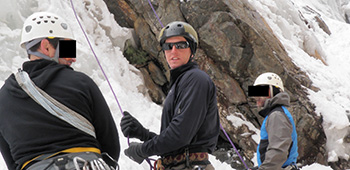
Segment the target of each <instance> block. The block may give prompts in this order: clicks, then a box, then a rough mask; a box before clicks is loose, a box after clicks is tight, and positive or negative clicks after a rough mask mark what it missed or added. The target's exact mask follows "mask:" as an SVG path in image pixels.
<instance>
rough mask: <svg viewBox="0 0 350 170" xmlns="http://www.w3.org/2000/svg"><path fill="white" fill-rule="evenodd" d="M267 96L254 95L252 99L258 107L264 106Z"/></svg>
mask: <svg viewBox="0 0 350 170" xmlns="http://www.w3.org/2000/svg"><path fill="white" fill-rule="evenodd" d="M268 98H269V97H254V100H255V102H256V106H258V107H264V104H265V101H266V100H267V99H268Z"/></svg>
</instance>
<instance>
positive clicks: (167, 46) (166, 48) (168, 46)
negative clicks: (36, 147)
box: [162, 43, 173, 50]
mask: <svg viewBox="0 0 350 170" xmlns="http://www.w3.org/2000/svg"><path fill="white" fill-rule="evenodd" d="M172 48H173V44H172V43H164V44H163V45H162V49H163V50H171V49H172Z"/></svg>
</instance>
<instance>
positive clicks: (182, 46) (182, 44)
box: [174, 42, 189, 49]
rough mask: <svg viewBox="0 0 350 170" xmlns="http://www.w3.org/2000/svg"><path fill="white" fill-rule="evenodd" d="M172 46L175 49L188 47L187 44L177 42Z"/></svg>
mask: <svg viewBox="0 0 350 170" xmlns="http://www.w3.org/2000/svg"><path fill="white" fill-rule="evenodd" d="M174 45H175V47H176V48H177V49H185V48H188V47H189V44H188V42H177V43H175V44H174Z"/></svg>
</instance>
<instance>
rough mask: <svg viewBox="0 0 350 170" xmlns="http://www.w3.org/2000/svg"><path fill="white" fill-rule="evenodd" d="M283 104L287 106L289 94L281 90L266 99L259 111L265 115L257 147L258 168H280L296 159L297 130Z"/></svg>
mask: <svg viewBox="0 0 350 170" xmlns="http://www.w3.org/2000/svg"><path fill="white" fill-rule="evenodd" d="M285 106H289V95H288V94H287V93H285V92H282V93H279V94H277V95H276V96H275V97H273V98H271V99H268V100H267V101H266V102H265V106H264V108H263V110H261V111H260V112H259V114H260V115H262V116H263V117H265V120H264V121H263V124H262V126H261V129H260V130H261V131H260V138H261V139H260V143H259V145H258V149H257V157H258V165H259V170H263V169H281V168H284V167H286V166H288V165H290V164H293V163H296V161H297V157H298V141H297V132H296V128H295V124H294V120H293V117H292V115H291V114H290V112H289V111H288V110H287V109H286V107H285Z"/></svg>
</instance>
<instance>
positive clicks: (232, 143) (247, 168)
mask: <svg viewBox="0 0 350 170" xmlns="http://www.w3.org/2000/svg"><path fill="white" fill-rule="evenodd" d="M148 3H149V5H150V6H151V8H152V10H153V13H154V14H155V15H156V17H157V19H158V22H159V23H160V25H161V26H162V27H164V26H163V24H162V22H161V21H160V19H159V17H158V15H157V12H156V11H155V10H154V8H153V5H152V3H151V1H150V0H148ZM220 128H221V130H222V131H223V132H224V134H225V136H226V138H227V139H228V140H229V141H230V143H231V145H232V147H233V148H234V149H235V151H236V153H237V155H238V156H239V158H240V159H241V161H242V163H243V164H244V166H245V167H246V169H249V167H248V166H247V164H246V163H245V161H244V160H243V158H242V156H241V154H239V152H238V150H237V148H236V147H235V145H234V144H233V142H232V140H231V138H230V137H229V136H228V134H227V133H226V131H225V129H224V128H223V127H222V125H221V124H220Z"/></svg>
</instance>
